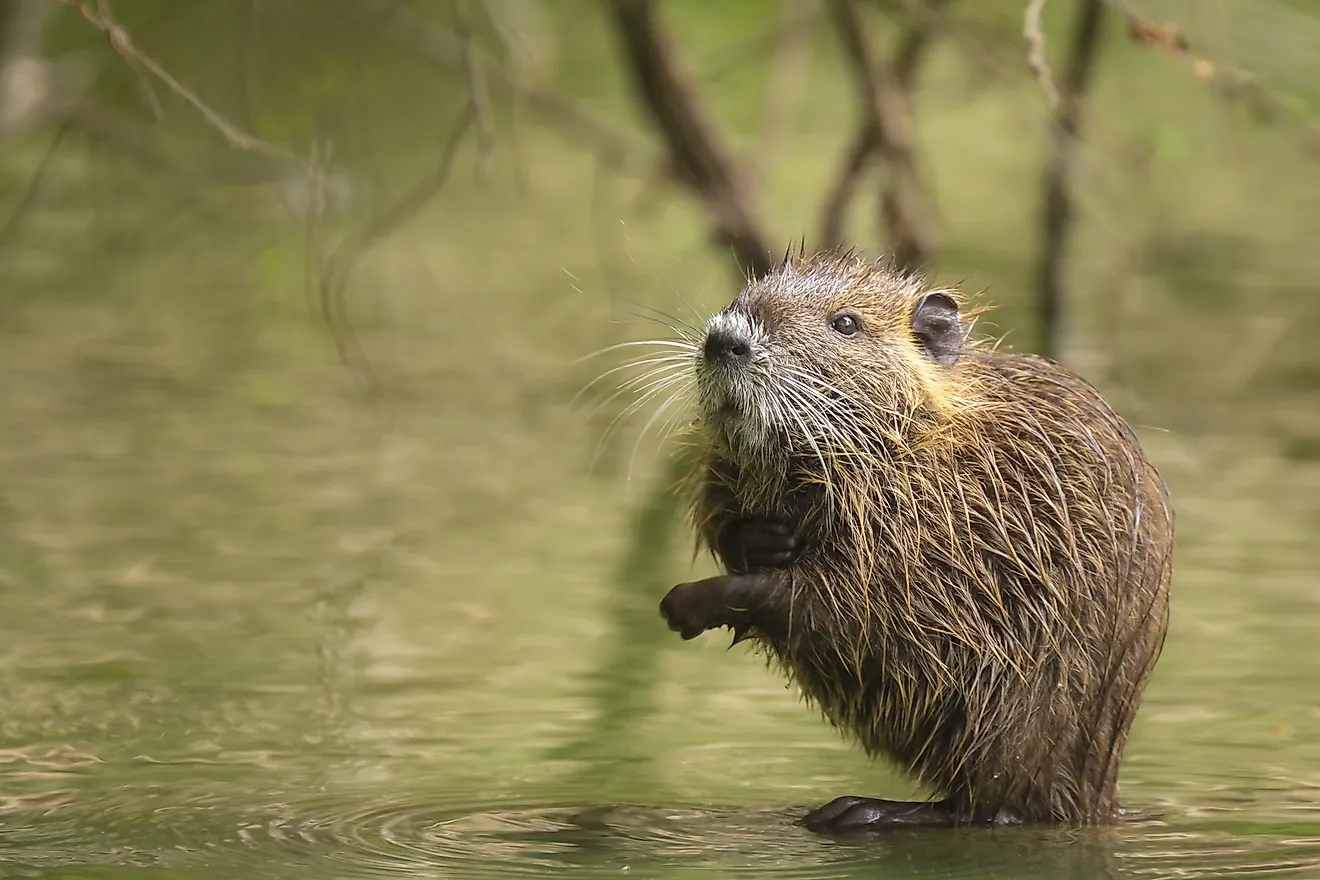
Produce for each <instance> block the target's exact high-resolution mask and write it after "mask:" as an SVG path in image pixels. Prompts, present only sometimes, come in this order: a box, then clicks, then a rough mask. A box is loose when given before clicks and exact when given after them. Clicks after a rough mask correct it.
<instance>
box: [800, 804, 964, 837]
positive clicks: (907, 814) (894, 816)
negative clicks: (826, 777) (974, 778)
mask: <svg viewBox="0 0 1320 880" xmlns="http://www.w3.org/2000/svg"><path fill="white" fill-rule="evenodd" d="M955 821H956V820H955V816H954V814H953V812H952V811H950V810H949V809H948V808H946V807H945V806H944V805H943V804H940V803H929V804H927V803H908V802H904V801H885V800H879V799H876V798H867V797H856V796H852V795H846V796H844V797H838V798H835V799H834V800H832V801H830V802H829V803H828V804H826V805H825V806H823V807H820V808H819V809H816V810H812V811H811V812H810V813H808V814H807V815H806V816H804V817H803V818H802V820H801V824H802V825H803V826H805V827H806V828H807V829H808V830H811V831H816V832H820V833H826V834H838V833H846V832H849V831H866V830H879V829H882V828H892V827H900V826H908V827H910V826H913V825H953V824H955Z"/></svg>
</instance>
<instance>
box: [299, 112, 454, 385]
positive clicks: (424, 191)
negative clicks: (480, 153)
mask: <svg viewBox="0 0 1320 880" xmlns="http://www.w3.org/2000/svg"><path fill="white" fill-rule="evenodd" d="M475 119H476V108H475V106H474V105H473V103H472V102H471V101H468V102H467V103H466V104H465V105H464V107H463V111H462V113H461V115H460V116H459V118H458V121H456V122H455V123H454V127H453V129H452V131H451V132H450V135H449V139H448V141H447V142H446V143H445V146H444V149H443V150H442V151H441V154H440V159H439V161H438V162H437V163H436V167H435V170H434V171H432V172H431V173H430V174H428V175H427V176H426V177H425V178H423V179H422V180H421V181H419V182H418V183H417V185H416V186H414V187H413V188H412V189H411V190H409V191H408V192H405V193H404V194H403V195H402V196H400V197H399V198H398V199H396V200H395V201H394V202H393V203H391V204H389V205H387V206H386V207H385V208H384V209H383V210H382V211H380V212H379V213H377V214H375V215H374V216H372V217H371V219H370V220H368V221H367V223H366V224H365V225H363V226H362V228H360V229H358V230H357V231H356V232H354V233H352V234H351V235H349V236H348V237H347V238H346V239H345V240H344V241H343V242H342V243H341V244H340V245H339V247H338V248H337V249H336V250H335V252H334V253H333V254H332V255H331V256H330V257H329V258H328V259H326V261H325V266H324V269H323V270H322V272H321V283H320V293H321V312H322V314H323V315H324V317H325V320H326V322H327V323H328V324H329V325H330V326H331V327H332V328H336V329H337V331H338V332H336V333H335V345H336V347H337V348H338V350H339V355H340V357H341V358H343V359H344V360H345V361H346V362H350V361H351V357H350V355H351V354H352V353H353V352H360V346H358V345H357V341H356V337H355V336H354V335H353V333H352V330H351V328H350V326H349V325H348V323H347V322H346V321H345V320H344V318H343V312H344V292H345V290H346V289H347V287H348V282H349V279H350V278H351V276H352V274H353V270H354V269H356V268H357V265H358V262H359V261H360V260H361V258H362V256H363V254H365V253H366V252H367V251H368V250H369V249H370V248H371V247H373V246H374V245H376V244H378V243H379V242H380V241H381V240H382V239H383V238H385V237H386V236H388V235H390V234H391V233H393V232H395V231H396V230H398V229H399V228H400V227H402V226H403V225H404V224H405V223H407V222H408V221H409V220H410V219H412V218H413V217H415V216H416V215H417V214H418V213H419V212H420V211H421V210H422V209H423V208H425V207H426V206H427V204H429V203H430V201H431V200H432V199H433V198H434V197H435V196H436V194H437V193H439V192H440V190H441V189H443V188H444V186H445V184H446V183H447V182H448V181H449V177H450V173H451V171H452V170H453V167H454V159H455V158H456V157H457V155H458V148H459V146H460V145H462V143H463V137H464V135H466V134H467V130H468V128H470V127H471V126H472V124H473V122H474V121H475ZM363 363H364V364H365V359H363ZM368 383H369V385H370V386H371V389H373V390H375V389H378V388H379V383H377V382H376V381H375V378H374V376H372V375H371V374H370V373H368Z"/></svg>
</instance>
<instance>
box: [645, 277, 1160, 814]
mask: <svg viewBox="0 0 1320 880" xmlns="http://www.w3.org/2000/svg"><path fill="white" fill-rule="evenodd" d="M963 317H965V316H960V315H959V306H958V302H957V297H956V296H955V294H954V293H952V292H951V291H947V290H923V289H922V288H921V286H920V285H919V282H918V281H917V280H915V279H913V278H910V277H907V276H904V275H901V274H899V273H896V272H894V271H892V270H890V269H888V268H886V267H884V266H883V265H876V264H869V263H866V262H864V261H862V260H860V259H858V258H855V257H852V256H843V257H837V256H817V257H812V258H800V259H786V260H785V263H784V265H783V266H782V267H780V268H779V269H778V270H777V271H776V272H774V273H772V274H771V275H770V276H768V277H766V278H764V279H762V280H758V281H755V282H752V283H751V284H749V286H748V287H747V288H746V289H745V290H744V291H743V292H742V293H741V294H740V295H739V296H738V297H737V299H735V300H734V301H733V303H732V304H731V305H730V306H729V307H728V308H726V309H724V310H723V311H721V312H719V313H718V314H716V315H715V316H713V317H712V318H711V319H710V321H709V323H708V324H707V325H706V329H705V333H704V339H703V340H702V342H701V345H700V346H699V350H698V351H697V353H696V355H695V358H696V363H695V371H696V385H697V388H698V392H699V398H700V415H701V420H700V431H699V437H700V442H701V444H702V449H703V457H702V459H701V461H700V464H699V465H698V468H697V470H696V471H695V472H694V474H693V476H692V480H691V485H690V488H691V489H692V490H693V512H694V514H695V519H696V523H697V525H698V528H699V531H700V535H701V538H702V540H703V542H704V543H705V544H706V545H707V546H709V548H710V549H711V550H712V551H713V552H714V553H715V554H716V556H717V557H718V559H719V560H720V561H721V562H722V563H723V564H724V566H725V568H726V569H727V574H724V575H720V576H717V577H713V578H708V579H706V580H703V581H697V582H695V583H689V584H680V585H679V586H677V587H675V588H674V589H673V590H672V591H671V592H670V593H669V595H667V596H666V597H665V599H664V602H663V603H662V606H661V607H662V611H663V613H664V614H665V616H666V617H667V618H668V620H669V623H670V626H671V627H672V628H674V629H676V630H679V631H681V632H682V633H683V635H684V637H685V638H692V637H694V636H696V635H697V634H699V633H700V632H702V631H704V630H707V629H712V628H716V627H720V626H727V627H730V628H731V629H732V630H733V631H734V633H735V640H741V639H744V638H748V639H752V640H754V641H755V642H758V643H760V644H761V645H762V646H763V647H765V648H767V649H768V650H769V653H770V654H771V655H772V656H773V657H774V658H776V659H777V660H778V661H779V663H780V664H781V665H782V666H783V668H784V670H785V671H786V672H787V673H788V675H789V676H791V677H792V678H793V679H794V680H795V681H796V682H797V684H798V685H800V687H801V689H802V690H803V692H804V693H805V694H806V695H807V697H808V698H809V699H811V700H812V701H813V702H815V703H816V704H817V705H819V706H820V708H821V709H822V710H823V711H824V713H825V715H826V716H827V717H828V718H829V720H830V721H832V722H833V723H834V724H835V725H836V726H837V727H839V728H840V729H841V730H842V731H843V732H844V733H845V735H847V736H848V737H849V738H851V739H854V740H856V741H857V742H858V743H859V744H860V745H861V746H862V747H863V748H864V749H865V750H866V751H867V752H868V753H870V754H871V755H876V756H879V755H883V756H887V757H888V758H890V759H892V760H893V761H895V762H897V763H898V764H899V765H900V766H902V767H903V768H905V769H907V770H909V771H910V772H911V773H912V774H914V775H915V776H916V777H917V778H918V779H920V780H921V781H922V782H923V783H925V784H926V785H927V786H929V787H930V788H932V789H934V790H935V791H937V792H939V793H940V794H941V795H942V799H941V800H939V801H936V802H932V803H898V802H892V801H881V800H874V799H870V798H858V797H846V798H839V799H837V800H835V801H833V802H831V803H830V804H827V805H826V806H824V807H822V808H820V809H819V810H817V811H815V812H814V813H812V814H811V815H810V816H808V817H807V818H806V819H805V820H804V821H805V822H806V824H807V825H808V826H810V827H816V828H823V829H824V828H830V829H840V828H846V827H857V826H874V825H882V824H888V823H923V824H953V823H962V822H1060V823H1091V822H1105V821H1108V820H1110V819H1111V818H1112V817H1113V816H1114V815H1115V813H1116V809H1117V803H1116V778H1117V775H1118V765H1119V760H1120V757H1121V754H1122V751H1123V746H1124V742H1125V740H1126V738H1127V733H1128V728H1129V726H1130V725H1131V723H1132V718H1133V715H1134V714H1135V713H1136V711H1137V705H1138V702H1139V700H1140V696H1141V693H1142V690H1143V689H1144V687H1145V684H1146V680H1147V676H1148V674H1149V673H1150V670H1151V668H1152V666H1153V665H1154V664H1155V662H1156V660H1157V658H1158V656H1159V653H1160V649H1161V646H1162V644H1163V640H1164V633H1165V627H1166V618H1167V602H1168V583H1169V575H1170V552H1171V542H1172V526H1173V522H1172V512H1171V509H1170V506H1169V501H1168V497H1167V491H1166V489H1165V486H1164V483H1163V482H1162V480H1161V478H1160V476H1159V475H1158V474H1157V473H1156V471H1155V468H1154V467H1152V466H1151V465H1150V464H1149V463H1148V462H1147V460H1146V458H1145V457H1144V455H1143V453H1142V450H1141V447H1140V445H1139V444H1138V442H1137V438H1136V437H1135V436H1134V435H1133V433H1132V431H1131V430H1130V429H1129V427H1128V426H1127V425H1126V424H1125V423H1124V422H1123V420H1122V419H1121V418H1120V417H1119V416H1118V415H1116V414H1115V413H1114V411H1113V410H1112V409H1110V407H1109V406H1108V405H1107V404H1106V403H1105V401H1104V400H1103V399H1102V398H1101V397H1100V395H1099V394H1098V393H1097V392H1096V391H1095V390H1094V389H1093V388H1092V387H1091V386H1090V385H1088V384H1087V383H1086V382H1085V381H1083V380H1082V379H1081V378H1079V377H1078V376H1076V375H1074V374H1073V373H1071V372H1069V371H1068V370H1066V369H1065V368H1063V367H1061V366H1059V365H1057V364H1054V363H1052V362H1050V361H1048V360H1045V359H1043V358H1039V357H1035V356H1031V355H1012V354H1001V353H998V352H995V351H993V350H991V349H990V348H989V347H987V346H985V345H983V344H978V343H976V342H974V341H972V340H971V339H969V338H967V334H966V331H967V329H968V327H967V325H966V324H965V323H964V320H963Z"/></svg>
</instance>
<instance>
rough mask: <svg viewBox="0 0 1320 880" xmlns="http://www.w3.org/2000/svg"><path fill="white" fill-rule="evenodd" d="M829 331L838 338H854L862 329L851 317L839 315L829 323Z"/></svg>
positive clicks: (858, 322) (860, 324)
mask: <svg viewBox="0 0 1320 880" xmlns="http://www.w3.org/2000/svg"><path fill="white" fill-rule="evenodd" d="M830 329H831V330H833V331H834V332H835V333H838V334H839V335H840V336H856V335H857V331H859V330H861V329H862V323H861V322H860V321H858V320H857V319H856V318H854V317H853V316H852V315H839V316H838V317H837V318H835V319H834V320H833V321H830Z"/></svg>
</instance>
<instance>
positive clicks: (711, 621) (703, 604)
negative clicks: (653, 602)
mask: <svg viewBox="0 0 1320 880" xmlns="http://www.w3.org/2000/svg"><path fill="white" fill-rule="evenodd" d="M718 598H719V597H718V596H717V595H715V592H714V591H713V590H711V589H710V586H709V584H708V583H707V582H706V581H694V582H692V583H688V584H679V585H678V586H676V587H674V588H673V589H672V590H670V591H669V592H668V593H667V594H665V597H664V598H663V599H661V600H660V614H661V615H663V616H664V618H665V622H667V623H668V624H669V628H670V629H671V630H673V631H674V632H676V633H679V634H680V635H682V636H683V638H684V639H695V638H696V637H697V636H699V635H701V634H702V633H704V632H705V631H706V630H708V629H715V628H716V627H718V626H721V625H722V621H720V620H719V619H718V617H719V611H720V603H719V601H718Z"/></svg>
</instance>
